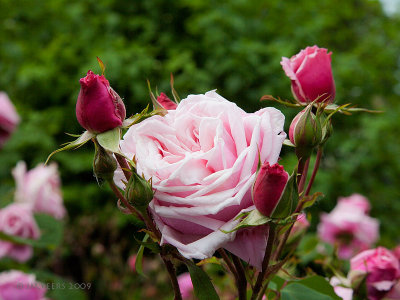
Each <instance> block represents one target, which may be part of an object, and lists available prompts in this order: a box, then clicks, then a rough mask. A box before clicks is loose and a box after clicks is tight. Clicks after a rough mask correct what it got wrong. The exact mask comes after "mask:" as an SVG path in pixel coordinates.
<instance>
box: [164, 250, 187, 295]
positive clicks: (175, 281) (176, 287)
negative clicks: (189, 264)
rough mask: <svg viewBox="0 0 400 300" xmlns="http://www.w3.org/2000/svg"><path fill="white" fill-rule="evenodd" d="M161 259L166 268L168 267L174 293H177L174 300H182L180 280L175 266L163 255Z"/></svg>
mask: <svg viewBox="0 0 400 300" xmlns="http://www.w3.org/2000/svg"><path fill="white" fill-rule="evenodd" d="M161 258H162V260H163V262H164V264H165V266H166V267H167V271H168V274H169V279H170V280H171V284H172V287H173V288H174V293H175V297H174V300H182V295H181V290H180V288H179V284H178V278H177V277H176V273H175V267H174V264H173V263H172V262H171V261H170V260H169V259H167V258H166V257H164V256H163V255H161Z"/></svg>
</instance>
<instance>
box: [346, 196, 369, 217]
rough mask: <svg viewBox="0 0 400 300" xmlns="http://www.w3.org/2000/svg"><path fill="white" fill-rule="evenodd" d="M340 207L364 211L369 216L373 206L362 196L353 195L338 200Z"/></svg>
mask: <svg viewBox="0 0 400 300" xmlns="http://www.w3.org/2000/svg"><path fill="white" fill-rule="evenodd" d="M338 206H345V207H347V209H349V210H350V209H352V207H353V208H354V209H355V210H357V211H362V212H363V213H365V214H368V213H369V211H370V209H371V205H370V204H369V201H368V199H367V198H365V197H364V196H363V195H360V194H353V195H351V196H349V197H340V198H339V199H338Z"/></svg>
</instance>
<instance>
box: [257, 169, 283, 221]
mask: <svg viewBox="0 0 400 300" xmlns="http://www.w3.org/2000/svg"><path fill="white" fill-rule="evenodd" d="M288 178H289V175H288V173H287V172H286V171H285V170H284V169H283V166H281V165H279V164H277V163H276V164H274V165H272V166H270V165H269V163H268V162H267V163H265V164H263V165H262V166H261V169H260V170H259V172H258V174H257V178H256V181H255V183H254V187H253V201H254V204H255V206H256V208H257V209H258V210H259V211H260V212H261V213H262V214H263V215H265V216H267V217H269V216H271V215H272V213H273V212H274V210H275V208H276V206H277V205H278V202H279V199H280V198H281V195H282V192H283V190H284V189H285V186H286V183H287V181H288Z"/></svg>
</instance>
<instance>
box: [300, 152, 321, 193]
mask: <svg viewBox="0 0 400 300" xmlns="http://www.w3.org/2000/svg"><path fill="white" fill-rule="evenodd" d="M322 151H323V149H322V147H321V148H318V151H317V157H316V159H315V164H314V169H313V171H312V174H311V178H310V181H309V182H308V185H307V189H306V193H305V194H304V195H305V196H307V195H308V194H309V193H310V190H311V187H312V185H313V183H314V179H315V176H316V175H317V172H318V169H319V164H320V162H321V157H322Z"/></svg>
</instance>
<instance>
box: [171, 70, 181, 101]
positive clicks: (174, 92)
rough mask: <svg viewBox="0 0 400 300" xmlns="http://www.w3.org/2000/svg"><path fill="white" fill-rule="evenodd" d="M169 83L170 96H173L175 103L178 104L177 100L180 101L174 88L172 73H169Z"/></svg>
mask: <svg viewBox="0 0 400 300" xmlns="http://www.w3.org/2000/svg"><path fill="white" fill-rule="evenodd" d="M170 85H171V92H172V96H173V97H174V101H175V103H176V104H179V102H180V101H181V98H180V97H179V95H178V93H177V92H176V90H175V88H174V75H172V73H171V81H170Z"/></svg>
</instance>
